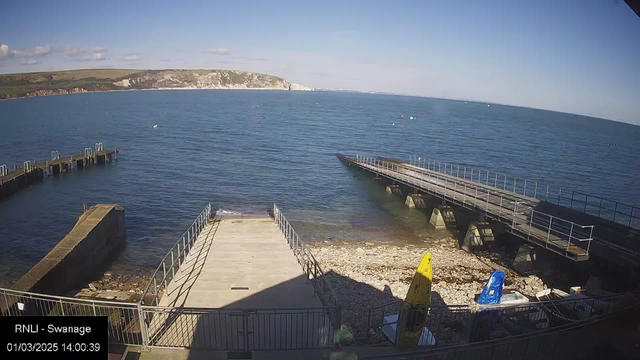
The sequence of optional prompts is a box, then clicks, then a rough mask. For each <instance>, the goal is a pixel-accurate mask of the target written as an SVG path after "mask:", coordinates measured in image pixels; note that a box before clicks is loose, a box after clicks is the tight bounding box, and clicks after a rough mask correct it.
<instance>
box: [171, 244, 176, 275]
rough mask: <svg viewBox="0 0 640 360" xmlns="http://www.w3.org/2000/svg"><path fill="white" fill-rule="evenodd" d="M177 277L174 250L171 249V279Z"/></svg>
mask: <svg viewBox="0 0 640 360" xmlns="http://www.w3.org/2000/svg"><path fill="white" fill-rule="evenodd" d="M175 277H176V271H175V262H174V259H173V249H171V279H174V278H175Z"/></svg>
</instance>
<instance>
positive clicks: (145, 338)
mask: <svg viewBox="0 0 640 360" xmlns="http://www.w3.org/2000/svg"><path fill="white" fill-rule="evenodd" d="M141 301H142V300H141ZM138 322H139V323H140V335H141V337H142V350H144V351H147V350H149V346H150V345H151V344H149V333H148V332H147V330H148V329H147V323H146V321H145V320H144V312H143V310H142V305H141V304H140V303H138Z"/></svg>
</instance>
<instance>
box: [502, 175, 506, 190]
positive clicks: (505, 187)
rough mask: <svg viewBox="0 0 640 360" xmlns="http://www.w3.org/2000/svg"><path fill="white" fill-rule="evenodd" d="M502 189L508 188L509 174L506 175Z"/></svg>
mask: <svg viewBox="0 0 640 360" xmlns="http://www.w3.org/2000/svg"><path fill="white" fill-rule="evenodd" d="M502 190H507V175H505V176H504V186H503V187H502Z"/></svg>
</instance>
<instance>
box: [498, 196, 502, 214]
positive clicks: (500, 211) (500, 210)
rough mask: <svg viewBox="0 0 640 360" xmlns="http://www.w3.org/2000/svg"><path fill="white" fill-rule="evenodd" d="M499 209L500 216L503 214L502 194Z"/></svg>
mask: <svg viewBox="0 0 640 360" xmlns="http://www.w3.org/2000/svg"><path fill="white" fill-rule="evenodd" d="M498 211H499V213H498V216H501V215H502V195H500V209H499V210H498Z"/></svg>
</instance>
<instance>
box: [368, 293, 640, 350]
mask: <svg viewBox="0 0 640 360" xmlns="http://www.w3.org/2000/svg"><path fill="white" fill-rule="evenodd" d="M624 296H625V295H624V294H615V295H610V296H604V297H587V296H584V297H581V298H570V299H563V300H554V301H544V302H531V303H525V304H517V305H442V306H430V307H428V308H426V309H423V310H421V309H411V310H410V311H409V312H408V313H407V314H406V315H405V318H404V319H403V318H402V315H400V314H401V309H402V300H398V301H394V302H391V303H388V304H384V305H380V306H377V307H374V308H371V309H369V312H368V326H369V329H370V330H371V331H370V334H374V335H373V336H376V337H378V340H379V341H384V340H385V339H386V340H389V341H391V342H393V343H396V342H397V339H396V338H393V339H388V337H389V334H390V333H389V332H388V328H389V327H393V328H397V325H398V324H402V323H404V324H410V325H407V327H408V328H409V327H414V328H416V327H417V328H418V329H422V328H423V327H426V328H427V329H428V331H424V330H423V331H422V334H421V336H422V338H421V343H422V345H429V346H430V347H433V348H439V347H447V346H454V345H460V344H467V343H476V342H485V341H491V340H495V339H501V338H507V337H510V336H516V335H522V334H534V333H536V332H539V331H542V330H546V329H552V328H556V327H560V326H564V325H566V324H573V323H576V322H580V321H584V320H589V319H594V318H597V317H599V316H601V315H604V314H608V313H610V312H612V311H614V310H615V308H616V303H617V302H619V301H621V299H623V297H624ZM636 302H637V301H636ZM411 324H419V325H420V326H412V325H411ZM394 333H395V334H396V336H398V334H399V332H396V331H395V330H394V331H393V332H391V334H394ZM400 336H401V335H400Z"/></svg>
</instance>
